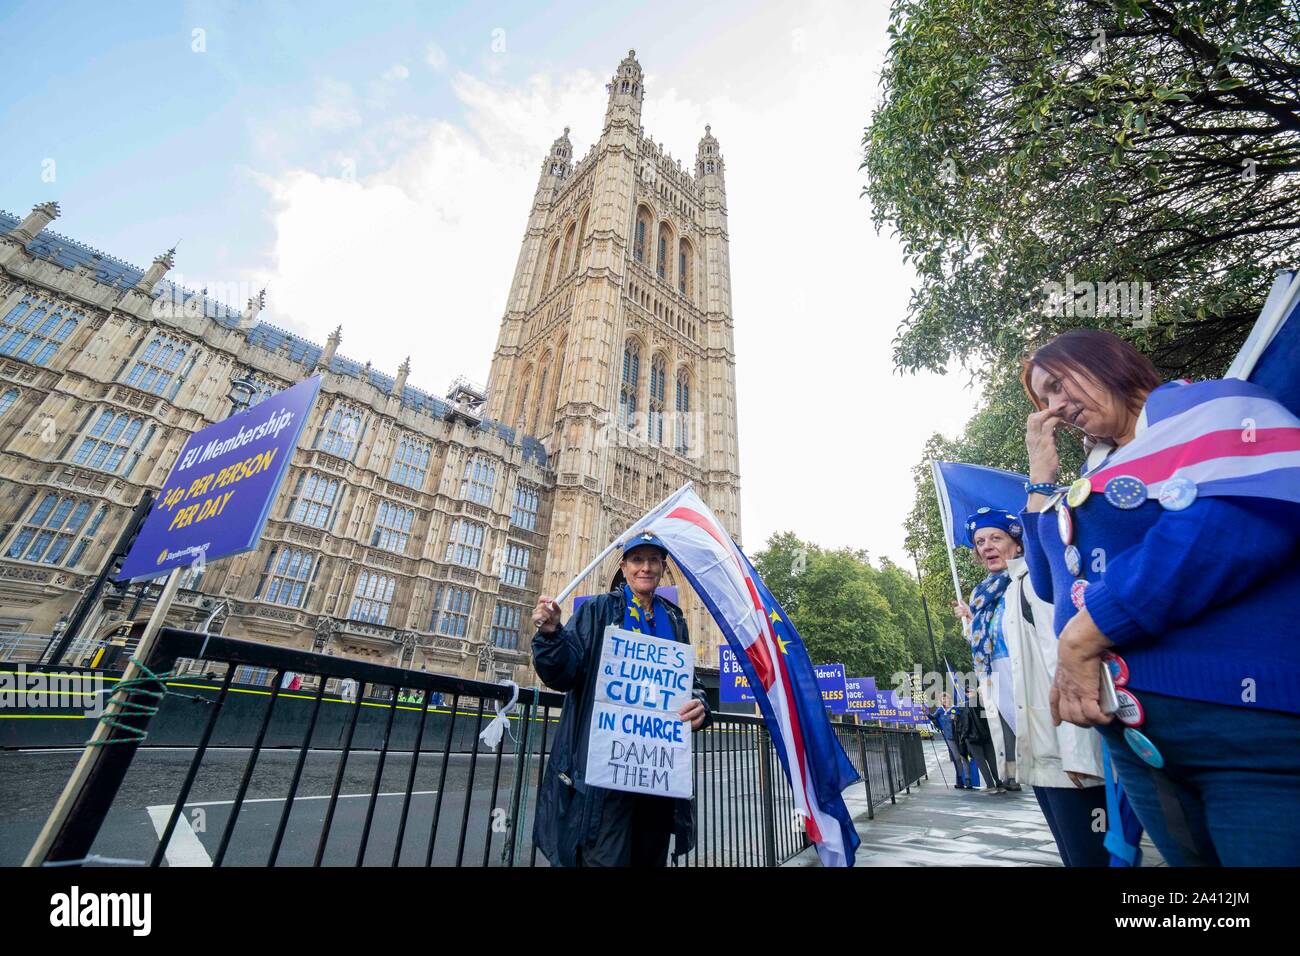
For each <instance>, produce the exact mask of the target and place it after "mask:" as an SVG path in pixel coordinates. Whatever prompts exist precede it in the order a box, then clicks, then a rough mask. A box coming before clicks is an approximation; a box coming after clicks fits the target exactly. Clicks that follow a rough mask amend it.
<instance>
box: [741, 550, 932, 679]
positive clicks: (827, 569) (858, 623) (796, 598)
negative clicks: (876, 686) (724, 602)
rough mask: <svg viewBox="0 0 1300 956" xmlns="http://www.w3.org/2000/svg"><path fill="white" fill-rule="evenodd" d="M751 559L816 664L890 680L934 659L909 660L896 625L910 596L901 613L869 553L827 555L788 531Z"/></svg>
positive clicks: (902, 634) (902, 600) (903, 601)
mask: <svg viewBox="0 0 1300 956" xmlns="http://www.w3.org/2000/svg"><path fill="white" fill-rule="evenodd" d="M753 560H754V567H755V568H757V569H758V573H759V574H760V575H762V577H763V581H764V583H765V584H766V585H767V587H768V590H770V591H771V592H772V594H773V596H775V597H776V599H777V600H778V601H779V602H780V603H781V606H782V607H783V608H784V609H785V612H786V613H787V614H788V615H789V616H790V620H791V621H792V622H793V623H794V626H795V627H796V628H797V629H798V630H799V634H800V636H801V637H802V638H803V640H804V644H805V645H806V646H807V648H808V655H809V657H811V658H812V660H813V661H814V662H817V663H833V662H835V663H837V662H842V663H843V664H844V666H845V667H846V668H847V669H848V673H849V674H850V675H851V676H871V677H876V678H877V680H878V681H888V680H889V678H890V676H891V675H893V674H895V673H897V672H898V671H905V670H910V669H911V666H912V663H913V660H918V661H927V660H929V657H930V655H929V654H928V653H927V654H926V655H925V656H923V657H919V658H912V657H911V655H910V653H909V647H908V639H907V637H906V636H905V632H904V631H903V630H902V629H901V627H900V624H899V621H900V617H899V614H900V613H901V614H902V615H903V617H902V620H906V617H907V614H908V613H909V612H908V611H907V610H906V607H905V605H906V595H904V594H902V592H901V591H900V592H899V595H900V598H899V599H900V608H899V609H898V610H897V611H896V609H895V608H894V607H893V606H892V605H891V603H890V601H889V600H888V599H887V598H886V597H885V595H884V593H883V592H882V589H881V587H880V572H878V571H877V570H876V569H875V568H874V567H872V565H871V562H870V561H869V560H868V558H867V554H866V552H865V551H855V550H852V549H849V548H844V549H840V550H838V551H827V550H824V549H822V548H819V547H817V546H816V545H815V544H810V543H806V542H804V541H801V540H800V539H799V538H798V537H797V536H795V535H794V534H792V533H791V532H784V533H782V534H775V535H772V536H771V537H770V538H768V541H767V545H766V547H765V548H764V549H763V550H762V551H759V552H758V553H757V554H755V555H754V559H753ZM888 586H889V587H891V589H892V585H888ZM914 600H915V599H914ZM918 608H919V605H918ZM918 613H919V610H918ZM881 686H884V685H883V684H882V685H881Z"/></svg>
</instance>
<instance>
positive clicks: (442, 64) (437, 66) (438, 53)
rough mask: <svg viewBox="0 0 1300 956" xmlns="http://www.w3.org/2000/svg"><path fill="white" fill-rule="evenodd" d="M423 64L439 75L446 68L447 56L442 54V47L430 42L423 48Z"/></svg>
mask: <svg viewBox="0 0 1300 956" xmlns="http://www.w3.org/2000/svg"><path fill="white" fill-rule="evenodd" d="M424 62H425V63H427V64H429V66H431V67H433V70H434V72H435V73H441V72H442V71H443V70H445V69H446V68H447V54H446V53H444V52H443V50H442V47H440V46H438V44H436V43H434V42H432V41H430V43H429V45H428V46H427V47H425V48H424Z"/></svg>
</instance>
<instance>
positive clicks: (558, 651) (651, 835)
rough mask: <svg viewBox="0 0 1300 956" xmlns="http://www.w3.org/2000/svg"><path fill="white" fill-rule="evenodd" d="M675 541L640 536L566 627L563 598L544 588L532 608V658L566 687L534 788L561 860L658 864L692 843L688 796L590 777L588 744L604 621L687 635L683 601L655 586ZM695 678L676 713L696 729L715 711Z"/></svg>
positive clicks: (539, 831)
mask: <svg viewBox="0 0 1300 956" xmlns="http://www.w3.org/2000/svg"><path fill="white" fill-rule="evenodd" d="M667 557H668V549H667V548H665V547H664V546H663V543H662V542H661V541H660V540H659V539H658V538H657V537H656V536H654V535H652V534H643V535H639V536H637V537H635V538H633V539H632V540H631V541H629V542H628V543H627V546H626V547H625V548H624V550H623V560H622V561H621V562H620V563H619V569H620V572H621V577H622V579H623V580H622V581H619V580H617V579H616V581H615V586H614V587H613V589H612V590H611V591H610V592H609V593H608V594H602V595H599V596H598V597H594V598H592V599H591V600H589V601H587V602H585V603H584V604H583V605H582V607H581V608H579V609H578V612H577V613H576V614H575V615H574V616H573V618H571V619H570V620H569V622H568V623H567V624H565V625H564V626H563V627H561V626H560V608H559V605H558V604H556V603H555V602H554V601H553V600H552V599H551V598H550V597H548V596H546V595H542V596H541V597H539V598H538V600H537V607H536V608H535V609H534V610H533V624H534V625H535V626H536V627H537V633H536V634H535V635H534V636H533V666H534V667H535V668H536V670H537V674H538V676H539V677H541V679H542V681H543V683H545V684H546V686H548V687H551V688H554V689H555V690H559V691H564V692H566V697H565V701H564V709H563V711H562V712H561V714H560V726H559V729H558V730H557V731H556V736H555V743H554V745H553V747H552V749H551V756H550V759H549V760H547V762H546V770H545V773H544V776H543V780H542V787H541V790H540V792H539V793H538V796H537V819H536V822H535V825H534V828H533V841H534V843H536V844H537V847H538V848H539V849H540V850H541V851H542V852H543V853H544V854H545V855H546V858H547V860H549V861H550V862H551V864H552V865H554V866H638V867H641V866H643V867H659V866H665V865H667V862H668V844H669V837H672V838H673V855H674V856H680V855H682V854H684V853H687V852H689V851H690V850H691V848H692V847H693V846H694V845H695V806H694V803H693V802H692V801H691V800H690V799H689V798H687V799H679V798H672V797H663V796H654V795H652V794H644V793H628V792H624V791H622V790H610V789H605V788H604V787H597V786H593V785H589V784H588V783H587V779H586V778H587V768H586V759H587V748H588V742H589V736H590V726H591V715H592V708H593V704H594V702H595V696H596V694H595V688H596V679H597V676H598V674H597V672H598V667H597V662H598V661H599V660H600V656H601V646H602V643H603V638H604V633H605V628H606V627H608V626H609V625H611V624H612V625H614V626H616V627H620V628H622V629H624V630H627V631H634V632H638V633H641V634H647V635H654V636H656V637H660V638H664V639H666V640H671V641H676V642H679V643H682V644H689V643H690V637H689V636H688V634H687V630H686V619H685V617H684V616H683V615H682V611H681V609H680V608H679V607H677V605H675V604H673V603H671V602H670V601H665V600H664V599H663V598H662V597H659V596H657V595H656V594H655V589H656V588H657V587H658V586H659V582H660V580H661V579H662V578H663V574H664V568H665V562H666V560H667ZM704 701H705V692H704V688H703V687H702V686H701V685H700V683H699V682H698V680H697V681H696V682H695V685H694V687H693V688H692V690H691V694H690V699H689V700H687V701H686V702H685V703H684V704H683V705H682V706H681V707H680V708H678V710H677V712H676V717H677V718H678V719H679V720H681V721H683V722H684V725H685V726H689V728H690V729H691V730H692V731H695V730H701V729H703V728H704V727H707V726H708V725H709V723H710V721H711V719H712V718H711V716H710V714H709V711H708V708H707V707H706V706H705V702H704Z"/></svg>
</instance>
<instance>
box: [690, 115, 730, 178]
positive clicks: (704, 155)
mask: <svg viewBox="0 0 1300 956" xmlns="http://www.w3.org/2000/svg"><path fill="white" fill-rule="evenodd" d="M722 169H723V163H722V153H720V152H719V151H718V141H717V140H716V139H714V137H713V127H712V126H705V127H704V135H703V136H701V137H700V145H699V148H698V149H696V151H695V178H696V179H699V180H701V181H705V184H706V185H711V186H721V185H722ZM710 177H716V178H710Z"/></svg>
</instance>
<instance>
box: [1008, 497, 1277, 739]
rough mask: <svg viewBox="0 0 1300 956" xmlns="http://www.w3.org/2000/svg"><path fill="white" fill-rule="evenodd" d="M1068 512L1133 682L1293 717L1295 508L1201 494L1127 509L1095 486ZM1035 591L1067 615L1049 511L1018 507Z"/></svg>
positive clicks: (1092, 606)
mask: <svg viewBox="0 0 1300 956" xmlns="http://www.w3.org/2000/svg"><path fill="white" fill-rule="evenodd" d="M1072 514H1073V517H1074V544H1075V546H1076V547H1078V549H1079V551H1080V553H1081V554H1082V557H1083V565H1084V577H1086V578H1087V579H1088V581H1089V584H1088V587H1087V590H1086V591H1085V592H1084V604H1085V605H1087V608H1088V612H1089V613H1090V614H1091V615H1092V618H1093V621H1094V622H1095V623H1096V625H1097V627H1098V628H1099V629H1100V630H1101V632H1102V633H1103V634H1105V635H1106V637H1107V638H1109V639H1110V640H1111V641H1113V642H1114V643H1115V644H1116V645H1118V646H1117V647H1116V648H1115V652H1116V653H1118V654H1120V655H1121V656H1122V657H1123V658H1124V660H1125V662H1126V663H1127V664H1128V666H1129V686H1130V687H1132V688H1133V689H1135V690H1139V691H1140V690H1148V691H1152V692H1154V693H1158V694H1167V695H1169V696H1171V697H1182V698H1187V699H1190V700H1203V701H1212V702H1214V703H1217V704H1230V705H1234V706H1238V707H1258V708H1261V709H1264V710H1280V711H1287V712H1289V713H1300V505H1296V504H1293V503H1288V502H1283V501H1276V500H1266V499H1262V498H1246V497H1231V498H1230V497H1202V498H1198V499H1197V500H1196V501H1195V502H1193V503H1192V505H1191V507H1189V508H1187V509H1186V510H1184V511H1166V510H1165V509H1164V508H1162V507H1161V506H1160V504H1159V502H1157V501H1155V500H1154V499H1148V500H1147V502H1146V503H1145V504H1143V505H1142V506H1141V507H1139V508H1134V509H1133V510H1131V511H1125V510H1123V509H1120V508H1116V507H1114V506H1112V505H1111V504H1109V503H1108V502H1107V501H1106V498H1105V496H1104V495H1102V494H1100V493H1097V492H1094V493H1093V494H1092V495H1090V496H1089V497H1088V500H1087V501H1085V502H1084V503H1083V504H1082V505H1080V506H1079V507H1078V508H1074V509H1072ZM1021 519H1022V520H1023V522H1024V528H1025V534H1024V544H1025V558H1026V561H1027V563H1028V565H1029V573H1030V576H1031V579H1032V581H1033V585H1034V590H1035V591H1037V592H1038V594H1039V595H1040V596H1042V597H1044V598H1045V599H1046V600H1049V601H1053V602H1054V603H1055V605H1056V618H1055V624H1056V633H1057V636H1058V637H1059V636H1060V634H1061V631H1062V630H1064V628H1065V625H1066V623H1067V622H1068V621H1069V620H1070V618H1072V617H1073V616H1074V615H1075V613H1076V612H1075V607H1074V604H1073V603H1072V602H1071V601H1070V585H1071V583H1072V582H1073V581H1074V576H1073V575H1071V574H1070V572H1069V570H1068V569H1067V568H1066V566H1065V558H1064V550H1065V549H1064V545H1063V544H1062V543H1061V537H1060V533H1059V532H1058V531H1057V523H1056V512H1055V511H1048V512H1046V513H1043V514H1039V513H1038V512H1034V511H1029V510H1026V511H1025V512H1024V513H1022V515H1021Z"/></svg>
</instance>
